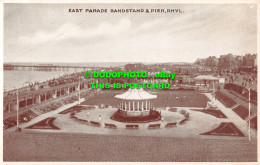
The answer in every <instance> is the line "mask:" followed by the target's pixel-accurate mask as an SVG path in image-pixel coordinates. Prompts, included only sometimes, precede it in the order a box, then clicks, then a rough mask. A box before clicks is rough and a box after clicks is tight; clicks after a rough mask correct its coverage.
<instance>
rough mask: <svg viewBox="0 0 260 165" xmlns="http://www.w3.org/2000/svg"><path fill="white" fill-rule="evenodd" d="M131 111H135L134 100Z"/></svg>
mask: <svg viewBox="0 0 260 165" xmlns="http://www.w3.org/2000/svg"><path fill="white" fill-rule="evenodd" d="M133 111H135V101H133Z"/></svg>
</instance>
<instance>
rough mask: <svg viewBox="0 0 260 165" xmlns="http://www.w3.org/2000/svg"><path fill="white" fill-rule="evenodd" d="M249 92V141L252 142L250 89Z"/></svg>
mask: <svg viewBox="0 0 260 165" xmlns="http://www.w3.org/2000/svg"><path fill="white" fill-rule="evenodd" d="M248 91H249V93H248V101H249V102H248V119H249V121H248V140H249V141H251V130H250V124H251V123H250V120H251V110H250V109H251V104H250V88H248Z"/></svg>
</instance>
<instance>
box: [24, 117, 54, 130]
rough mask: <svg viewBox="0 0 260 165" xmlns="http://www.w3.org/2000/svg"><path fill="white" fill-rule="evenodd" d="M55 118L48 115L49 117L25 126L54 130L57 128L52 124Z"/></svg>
mask: <svg viewBox="0 0 260 165" xmlns="http://www.w3.org/2000/svg"><path fill="white" fill-rule="evenodd" d="M55 119H56V118H55V117H49V118H46V119H44V120H42V121H40V122H38V123H35V124H33V125H31V126H29V127H26V128H27V129H55V130H58V129H59V128H58V127H56V126H55V125H54V124H53V121H54V120H55Z"/></svg>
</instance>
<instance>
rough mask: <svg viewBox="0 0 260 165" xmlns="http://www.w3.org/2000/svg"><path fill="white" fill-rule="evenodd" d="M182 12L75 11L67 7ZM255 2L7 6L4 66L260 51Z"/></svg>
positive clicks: (186, 59)
mask: <svg viewBox="0 0 260 165" xmlns="http://www.w3.org/2000/svg"><path fill="white" fill-rule="evenodd" d="M76 8H77V9H108V10H110V9H137V8H139V9H180V10H181V11H182V13H85V12H82V13H71V12H68V11H69V9H76ZM256 15H257V13H256V6H255V5H248V4H245V5H237V4H236V5H187V4H186V5H184V4H182V5H181V4H162V5H158V4H157V5H155V4H4V62H48V63H51V62H53V63H57V62H60V63H66V62H68V63H77V62H81V63H82V62H194V61H195V60H196V59H197V58H205V57H208V56H217V57H219V56H220V55H223V54H228V53H232V54H235V55H244V54H246V53H256V51H257V49H256V48H257V42H256V41H257V22H256Z"/></svg>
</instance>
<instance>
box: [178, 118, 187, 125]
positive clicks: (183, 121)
mask: <svg viewBox="0 0 260 165" xmlns="http://www.w3.org/2000/svg"><path fill="white" fill-rule="evenodd" d="M188 120H189V119H188V118H186V119H183V120H182V121H180V122H179V124H180V125H182V124H184V123H185V122H186V121H188Z"/></svg>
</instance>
